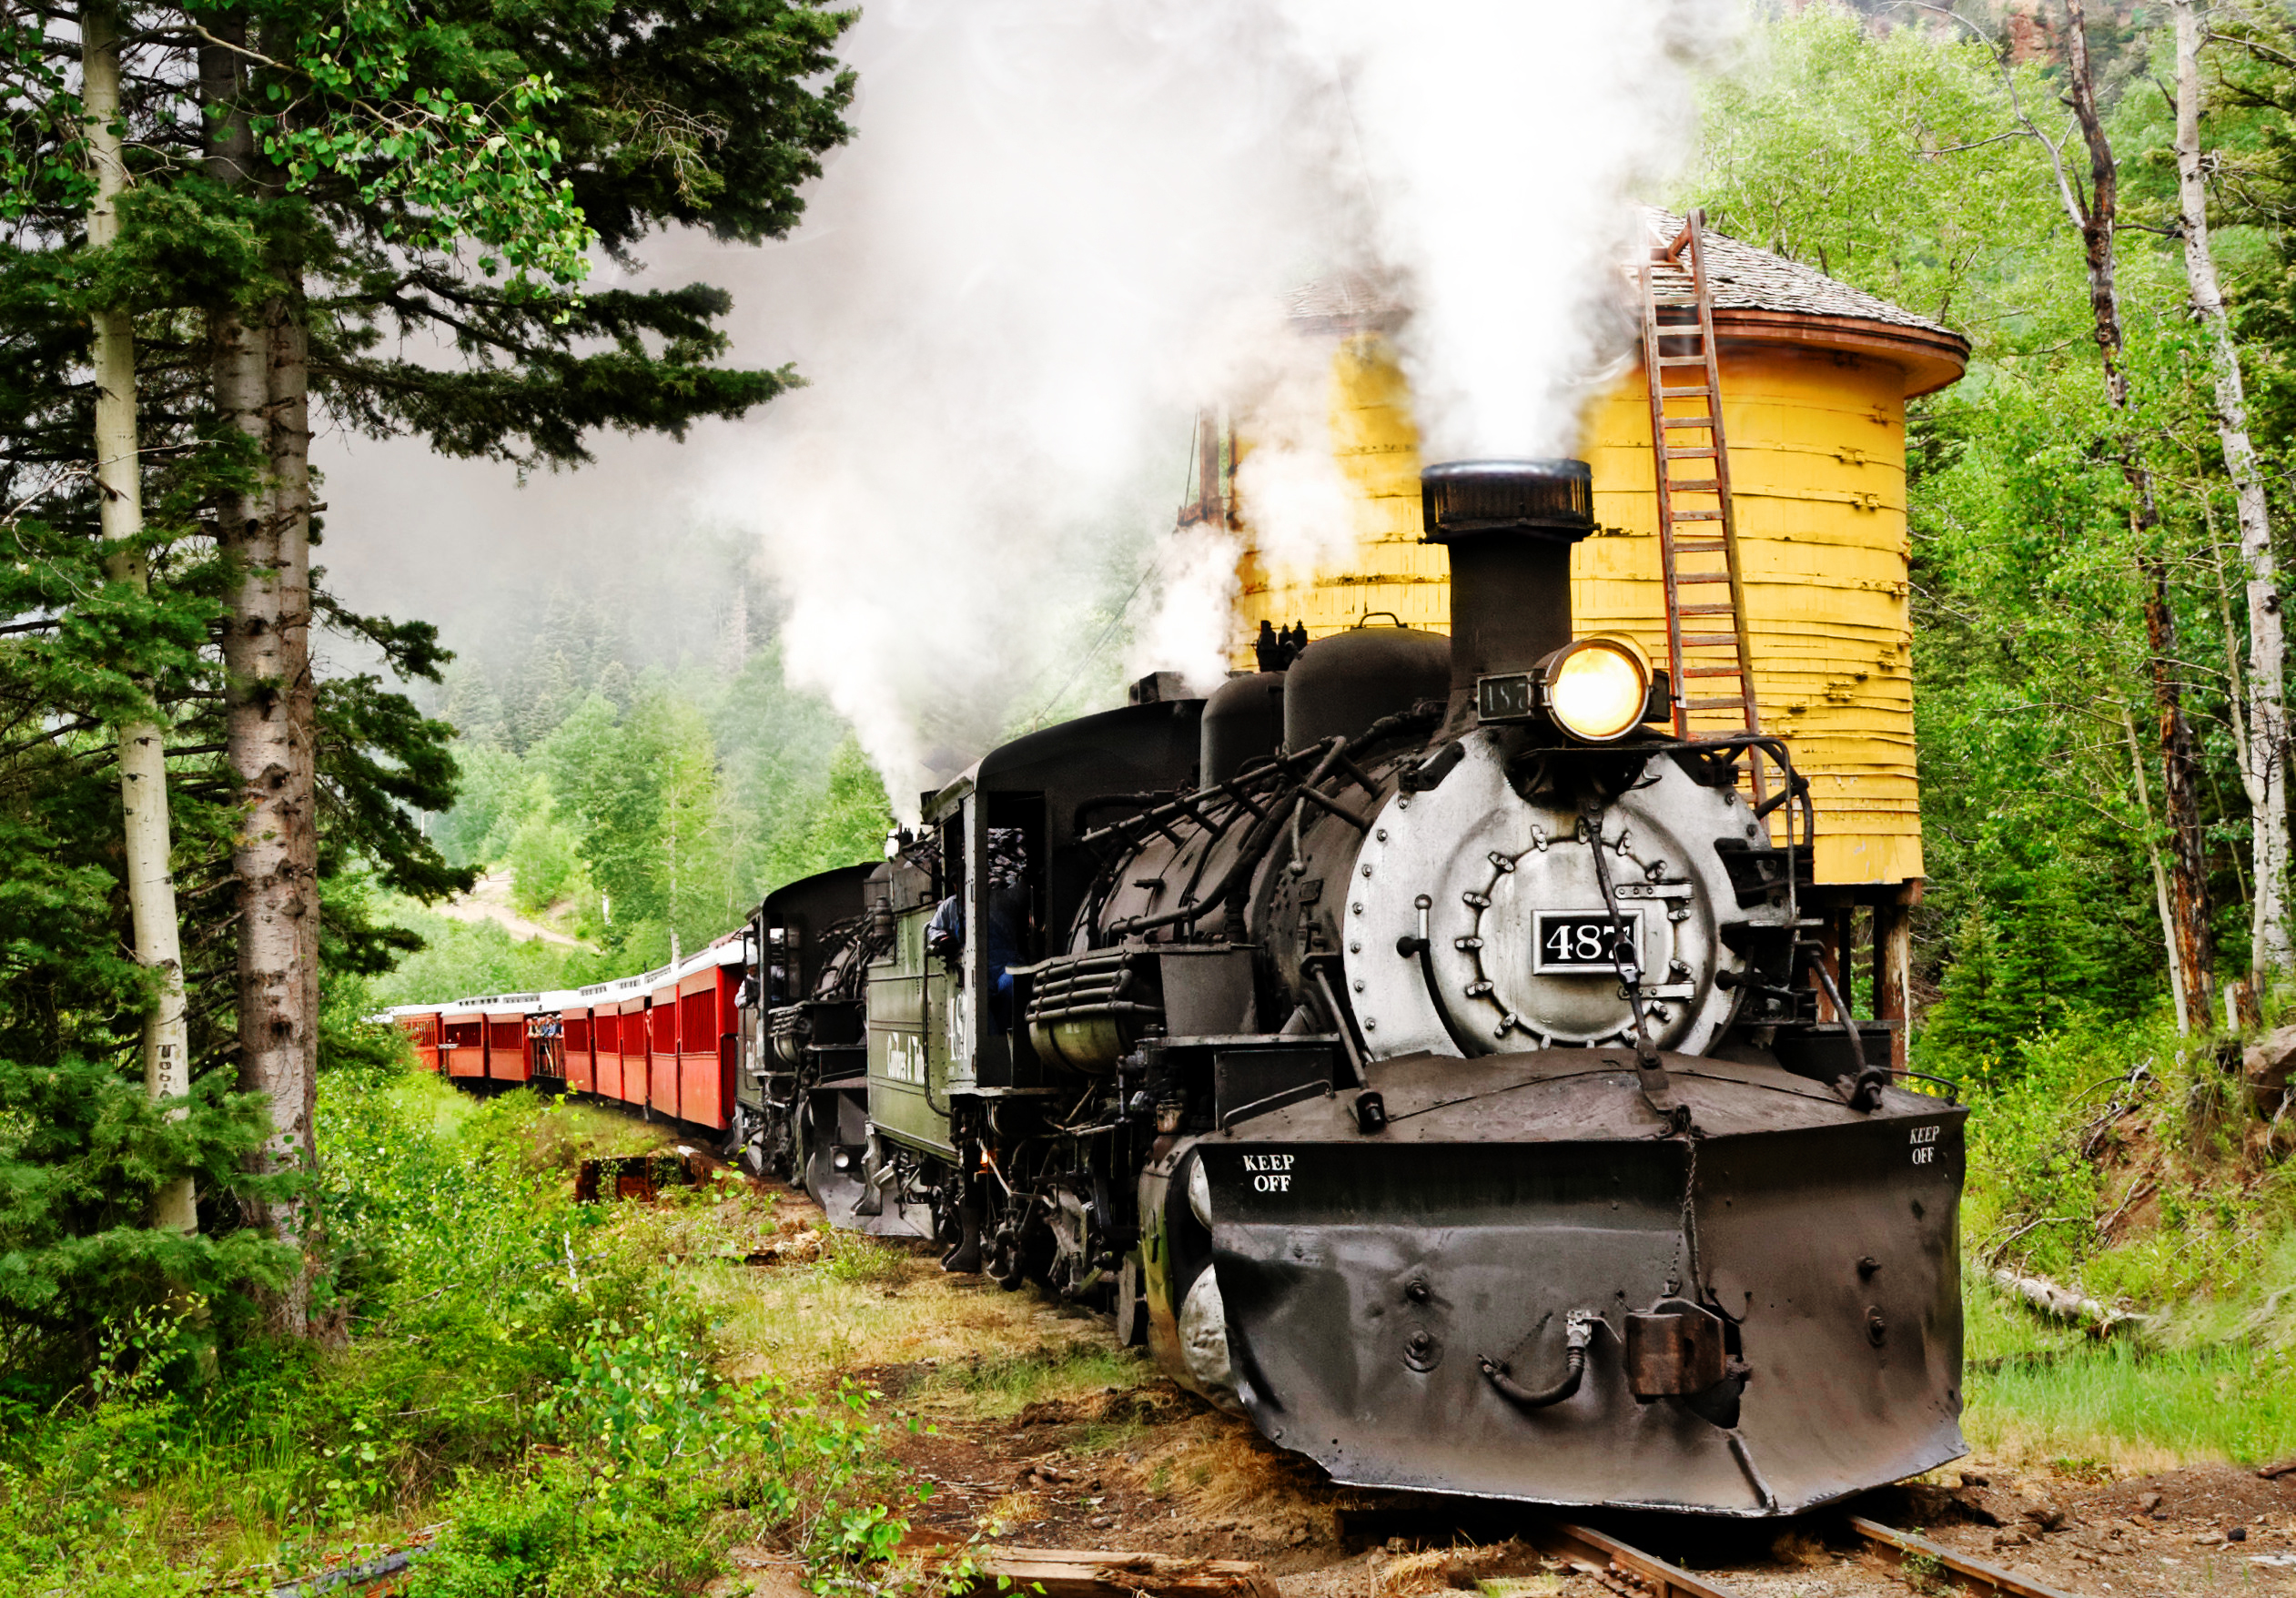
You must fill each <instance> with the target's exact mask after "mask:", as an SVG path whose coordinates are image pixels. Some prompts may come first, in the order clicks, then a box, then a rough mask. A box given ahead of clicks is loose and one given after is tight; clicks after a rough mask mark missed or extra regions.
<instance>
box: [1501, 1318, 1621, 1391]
mask: <svg viewBox="0 0 2296 1598" xmlns="http://www.w3.org/2000/svg"><path fill="white" fill-rule="evenodd" d="M1602 1324H1603V1318H1602V1317H1601V1316H1599V1315H1595V1314H1592V1313H1590V1312H1589V1311H1587V1310H1572V1311H1571V1317H1570V1319H1569V1320H1567V1321H1565V1322H1564V1323H1563V1327H1564V1330H1563V1380H1562V1381H1558V1382H1556V1383H1555V1384H1554V1385H1553V1387H1546V1388H1540V1389H1537V1390H1535V1391H1534V1390H1532V1389H1531V1388H1527V1387H1524V1386H1522V1384H1521V1383H1519V1382H1517V1381H1515V1380H1514V1379H1513V1378H1512V1377H1511V1376H1509V1375H1508V1374H1507V1367H1506V1366H1505V1365H1504V1364H1503V1363H1502V1362H1501V1361H1499V1360H1493V1359H1492V1358H1491V1357H1490V1356H1489V1355H1487V1354H1486V1355H1485V1356H1483V1358H1482V1361H1481V1363H1482V1373H1483V1376H1484V1377H1485V1379H1486V1380H1488V1381H1490V1383H1491V1385H1492V1387H1495V1388H1497V1389H1498V1390H1499V1394H1500V1396H1501V1397H1502V1398H1504V1399H1506V1400H1507V1401H1509V1402H1511V1403H1514V1404H1518V1405H1520V1406H1522V1408H1523V1409H1526V1410H1543V1409H1547V1408H1549V1407H1550V1406H1552V1405H1554V1404H1559V1403H1561V1402H1562V1401H1563V1400H1564V1399H1566V1398H1569V1397H1570V1396H1571V1395H1572V1394H1573V1393H1574V1392H1576V1391H1578V1390H1579V1381H1580V1379H1581V1378H1583V1377H1584V1376H1585V1374H1586V1345H1587V1344H1588V1343H1590V1342H1592V1341H1593V1339H1594V1329H1595V1328H1596V1327H1598V1326H1600V1325H1602Z"/></svg>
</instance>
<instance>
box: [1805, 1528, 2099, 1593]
mask: <svg viewBox="0 0 2296 1598" xmlns="http://www.w3.org/2000/svg"><path fill="white" fill-rule="evenodd" d="M1849 1526H1850V1530H1851V1531H1853V1532H1856V1533H1857V1534H1858V1535H1859V1536H1861V1537H1863V1538H1865V1539H1866V1541H1867V1542H1871V1543H1872V1544H1873V1545H1874V1549H1875V1551H1876V1552H1878V1553H1879V1554H1880V1555H1881V1556H1882V1557H1883V1558H1884V1559H1886V1560H1887V1561H1889V1563H1891V1564H1893V1565H1899V1566H1902V1565H1903V1564H1905V1563H1906V1562H1907V1560H1908V1559H1912V1560H1917V1561H1919V1562H1920V1563H1921V1565H1922V1566H1923V1567H1924V1568H1925V1569H1926V1570H1927V1572H1928V1573H1931V1574H1934V1575H1942V1576H1947V1577H1950V1578H1951V1579H1952V1580H1954V1581H1956V1582H1957V1583H1960V1584H1961V1586H1962V1587H1963V1588H1964V1589H1965V1590H1967V1591H1968V1592H1971V1593H2008V1594H2009V1595H2010V1598H2072V1594H2071V1593H2068V1592H2066V1591H2065V1590H2064V1589H2063V1588H2062V1587H2052V1586H2049V1585H2048V1583H2044V1582H2037V1581H2035V1580H2034V1579H2033V1578H2032V1577H2030V1576H2020V1575H2018V1573H2016V1572H2014V1571H2006V1570H2003V1569H2002V1568H2001V1567H2000V1566H1999V1565H1998V1564H1988V1563H1986V1562H1985V1561H1983V1560H1981V1559H1972V1558H1970V1557H1969V1556H1968V1555H1967V1554H1966V1553H1956V1552H1954V1551H1953V1550H1952V1549H1950V1548H1947V1547H1944V1546H1942V1545H1941V1544H1939V1543H1936V1542H1930V1541H1929V1539H1927V1537H1917V1536H1915V1535H1914V1534H1913V1533H1912V1532H1900V1531H1898V1530H1897V1529H1896V1527H1895V1526H1885V1525H1883V1524H1882V1523H1881V1522H1879V1521H1869V1520H1866V1518H1865V1517H1864V1516H1862V1515H1852V1516H1850V1517H1849Z"/></svg>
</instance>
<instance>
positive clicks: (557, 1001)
mask: <svg viewBox="0 0 2296 1598" xmlns="http://www.w3.org/2000/svg"><path fill="white" fill-rule="evenodd" d="M588 991H589V990H588V989H584V990H583V993H587V992H588ZM542 1005H543V1007H544V1008H545V1009H546V1010H548V1009H551V1008H555V1009H556V1010H557V1012H558V1061H559V1067H558V1068H559V1074H560V1075H561V1077H563V1078H564V1079H565V1082H566V1091H567V1092H569V1093H595V1092H596V1091H597V1090H598V1067H597V1063H596V1061H595V1060H594V1059H593V1057H592V1054H591V1047H592V1044H591V1019H590V1000H589V999H587V998H585V997H583V996H582V993H546V994H544V995H543V996H542Z"/></svg>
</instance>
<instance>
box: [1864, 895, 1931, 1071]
mask: <svg viewBox="0 0 2296 1598" xmlns="http://www.w3.org/2000/svg"><path fill="white" fill-rule="evenodd" d="M1919 886H1920V885H1919V884H1914V885H1913V888H1914V890H1915V891H1914V892H1913V893H1911V894H1908V895H1899V896H1898V897H1897V898H1896V899H1895V900H1893V901H1891V902H1889V903H1886V904H1879V905H1875V906H1874V1019H1875V1020H1876V1021H1886V1022H1888V1023H1889V1069H1890V1071H1891V1073H1892V1074H1893V1075H1902V1074H1903V1073H1904V1071H1905V1069H1906V1032H1907V1027H1909V1026H1910V1025H1911V1023H1912V1019H1913V907H1914V904H1915V902H1916V901H1917V898H1918V897H1919Z"/></svg>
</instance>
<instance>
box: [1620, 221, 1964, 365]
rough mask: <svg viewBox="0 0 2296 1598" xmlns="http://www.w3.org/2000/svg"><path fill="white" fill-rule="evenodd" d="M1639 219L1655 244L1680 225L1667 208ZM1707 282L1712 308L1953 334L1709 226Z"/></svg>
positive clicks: (1668, 240) (1666, 241)
mask: <svg viewBox="0 0 2296 1598" xmlns="http://www.w3.org/2000/svg"><path fill="white" fill-rule="evenodd" d="M1643 220H1644V224H1645V226H1646V228H1647V230H1648V232H1649V234H1650V241H1651V242H1652V243H1653V244H1654V245H1664V244H1669V243H1672V242H1673V241H1674V236H1675V235H1676V234H1678V233H1680V232H1681V231H1682V217H1680V216H1678V215H1675V214H1674V213H1672V212H1668V211H1661V210H1655V209H1649V210H1645V211H1644V213H1643ZM1705 245H1706V282H1707V283H1708V285H1709V286H1710V287H1711V288H1712V290H1713V293H1714V308H1715V309H1716V310H1784V311H1799V312H1801V313H1802V314H1803V315H1805V316H1814V317H1856V318H1857V319H1859V320H1861V321H1868V322H1888V323H1890V324H1892V325H1893V326H1896V327H1900V328H1919V329H1922V330H1923V331H1924V332H1928V333H1944V334H1947V336H1948V337H1950V336H1952V333H1953V329H1950V328H1947V326H1945V325H1944V324H1943V323H1942V322H1933V321H1931V320H1930V319H1928V318H1927V317H1917V316H1916V315H1914V314H1913V312H1911V311H1909V310H1901V309H1899V308H1897V307H1896V306H1894V305H1892V304H1890V303H1889V301H1887V300H1886V299H1882V298H1877V297H1876V296H1875V295H1871V294H1868V293H1866V291H1865V290H1864V289H1863V288H1851V287H1850V286H1849V285H1848V284H1846V283H1844V282H1842V281H1841V280H1839V279H1838V278H1829V277H1827V276H1826V274H1825V273H1823V272H1821V271H1819V270H1817V268H1815V267H1805V266H1804V265H1802V263H1801V262H1799V261H1790V260H1788V259H1786V258H1785V257H1784V256H1782V255H1772V254H1771V253H1770V252H1769V251H1768V250H1766V249H1756V248H1755V247H1754V246H1752V245H1750V244H1741V243H1740V242H1739V241H1738V240H1736V239H1735V238H1730V237H1729V236H1728V235H1726V234H1722V233H1716V232H1714V230H1713V229H1711V228H1709V229H1708V230H1707V232H1706V236H1705Z"/></svg>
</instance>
